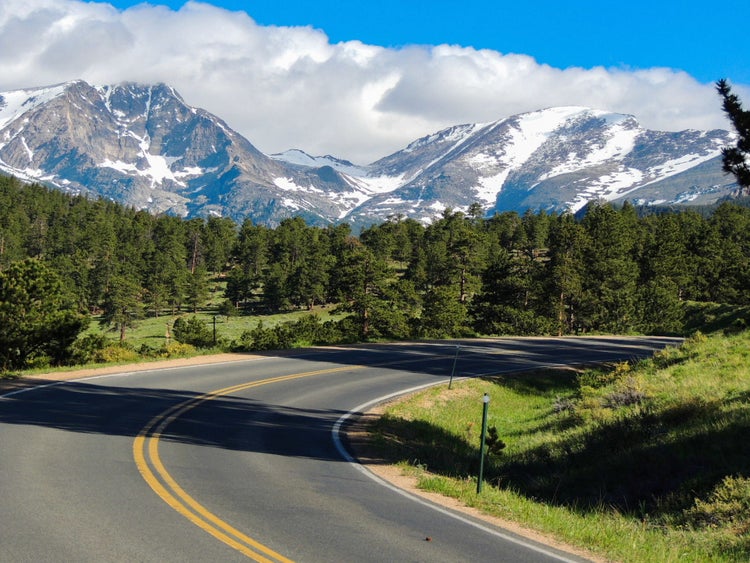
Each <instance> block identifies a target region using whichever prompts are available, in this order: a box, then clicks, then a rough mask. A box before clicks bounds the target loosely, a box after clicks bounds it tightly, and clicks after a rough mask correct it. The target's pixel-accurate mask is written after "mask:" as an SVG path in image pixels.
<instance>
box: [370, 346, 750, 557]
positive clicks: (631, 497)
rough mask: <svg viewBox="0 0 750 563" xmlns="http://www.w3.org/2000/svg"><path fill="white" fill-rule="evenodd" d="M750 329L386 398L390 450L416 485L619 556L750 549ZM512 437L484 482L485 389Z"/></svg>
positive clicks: (500, 425) (381, 435)
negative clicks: (606, 363) (592, 365)
mask: <svg viewBox="0 0 750 563" xmlns="http://www.w3.org/2000/svg"><path fill="white" fill-rule="evenodd" d="M749 356H750V333H748V332H742V333H738V334H732V335H727V336H725V335H722V334H717V335H714V336H711V337H704V336H700V335H699V336H697V337H695V338H693V339H690V340H689V341H688V342H687V343H686V344H685V345H684V346H682V347H680V348H671V349H667V350H665V351H663V352H660V353H658V354H657V355H656V356H655V357H654V358H653V359H651V360H647V361H643V362H640V363H639V364H637V365H635V366H632V365H630V364H627V363H621V364H617V365H614V366H610V367H609V368H608V369H601V370H587V371H585V372H574V371H572V370H556V371H540V372H534V373H524V374H512V375H502V376H497V377H493V378H488V379H483V380H470V381H466V382H461V383H458V384H455V383H454V386H453V389H451V390H448V389H447V387H445V386H442V387H440V388H432V389H429V390H427V391H425V392H422V393H420V394H418V395H415V396H413V397H409V398H407V399H404V400H402V401H400V402H397V403H394V404H392V405H390V406H389V407H388V409H387V411H386V413H385V415H384V416H383V417H382V418H381V419H380V420H379V421H377V422H375V423H374V426H373V428H372V431H373V436H374V438H375V439H374V442H375V444H376V445H377V446H379V448H380V451H381V455H382V456H383V457H384V458H385V459H388V460H391V461H395V462H399V463H400V464H401V465H402V467H408V468H410V471H413V472H416V473H417V475H418V477H419V482H420V486H421V487H423V488H425V489H428V490H431V491H435V492H440V493H442V494H447V495H449V496H453V497H456V498H460V499H461V500H462V501H463V502H465V503H466V504H469V505H472V506H477V507H478V508H481V509H482V510H485V511H487V512H488V513H491V514H495V515H497V516H500V517H503V518H507V519H511V520H514V521H517V522H519V523H521V524H523V525H526V526H528V527H530V528H533V529H537V530H539V531H541V532H544V533H547V534H550V535H552V536H554V537H556V538H558V539H560V540H561V541H565V542H567V543H569V544H572V545H576V546H581V547H588V548H590V549H592V550H593V551H594V552H596V553H597V554H599V555H601V556H604V557H606V558H609V559H613V560H617V561H634V562H635V561H637V562H646V561H649V562H650V561H696V562H700V561H747V560H748V559H750V447H749V446H748V443H749V442H748V440H749V439H750V438H748V437H750V368H749V367H748V365H749V364H748V359H750V358H749ZM484 393H488V394H489V395H490V397H491V400H490V409H489V420H488V426H490V427H492V426H494V427H495V428H496V429H497V430H498V433H499V436H500V438H501V439H502V440H503V442H505V444H506V448H505V449H504V450H503V451H502V452H501V453H499V454H492V455H491V456H489V458H488V460H487V461H486V463H485V473H484V475H485V486H484V487H483V491H482V493H481V495H477V494H476V475H477V472H478V471H477V470H478V459H479V448H478V446H479V438H480V437H479V433H480V426H481V414H482V402H481V397H482V395H483V394H484Z"/></svg>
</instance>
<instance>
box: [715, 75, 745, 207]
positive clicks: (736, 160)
mask: <svg viewBox="0 0 750 563" xmlns="http://www.w3.org/2000/svg"><path fill="white" fill-rule="evenodd" d="M716 90H717V91H718V92H719V94H720V95H721V97H722V99H723V101H722V107H723V109H724V112H725V113H726V114H727V117H729V120H730V121H731V122H732V125H733V126H734V128H735V130H736V131H737V134H738V135H739V138H738V139H737V146H734V147H726V148H724V149H722V151H721V154H722V161H723V168H724V171H725V172H728V173H731V174H733V175H734V177H735V178H736V179H737V184H739V186H740V189H741V190H743V191H744V192H745V193H747V194H748V195H750V166H748V156H750V111H747V110H745V109H743V108H742V103H741V102H740V99H739V97H738V96H737V94H734V93H732V88H731V87H730V86H729V83H728V82H727V80H726V79H725V78H722V79H721V80H719V81H718V82H717V83H716Z"/></svg>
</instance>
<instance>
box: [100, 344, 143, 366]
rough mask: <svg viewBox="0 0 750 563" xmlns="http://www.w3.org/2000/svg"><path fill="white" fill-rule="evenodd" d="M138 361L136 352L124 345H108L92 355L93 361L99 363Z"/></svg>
mask: <svg viewBox="0 0 750 563" xmlns="http://www.w3.org/2000/svg"><path fill="white" fill-rule="evenodd" d="M138 359H139V356H138V352H136V351H135V350H133V348H132V347H130V346H128V345H127V344H125V343H118V344H110V345H108V346H105V347H104V348H102V349H101V350H99V351H97V352H96V354H94V361H95V362H100V363H124V362H135V361H137V360H138Z"/></svg>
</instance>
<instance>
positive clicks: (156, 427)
mask: <svg viewBox="0 0 750 563" xmlns="http://www.w3.org/2000/svg"><path fill="white" fill-rule="evenodd" d="M363 367H364V366H361V365H355V366H343V367H337V368H329V369H322V370H317V371H309V372H304V373H296V374H291V375H283V376H279V377H271V378H268V379H263V380H260V381H254V382H251V383H243V384H240V385H234V386H231V387H225V388H224V389H219V390H217V391H212V392H210V393H206V394H204V395H200V396H198V397H195V398H193V399H189V400H187V401H185V402H183V403H180V404H178V405H176V406H174V407H171V408H169V409H167V410H166V411H164V412H163V413H161V414H159V415H157V416H155V417H154V418H153V419H151V421H149V423H148V424H147V425H146V426H144V427H143V429H142V430H141V431H140V432H139V433H138V436H137V437H136V438H135V440H134V441H133V458H134V460H135V464H136V466H137V467H138V471H139V472H140V473H141V476H143V479H144V480H145V481H146V483H148V485H149V486H150V487H151V489H152V490H153V491H154V492H155V493H156V494H157V495H158V496H159V497H161V499H162V500H163V501H164V502H166V503H167V504H168V505H169V506H171V507H172V508H173V509H174V510H175V511H177V512H178V513H179V514H181V515H182V516H184V517H185V518H187V519H188V520H189V521H190V522H192V523H193V524H195V525H196V526H198V527H199V528H201V529H203V530H204V531H206V532H208V533H209V534H211V535H212V536H214V537H215V538H216V539H218V540H220V541H222V542H224V543H225V544H227V545H229V546H230V547H232V548H234V549H236V550H237V551H239V552H241V553H243V554H244V555H246V556H247V557H249V558H250V559H253V560H254V561H259V562H263V563H273V562H274V561H278V562H283V563H291V560H290V559H288V558H286V557H284V556H283V555H281V554H280V553H277V552H275V551H273V550H272V549H270V548H268V547H266V546H264V545H263V544H261V543H260V542H258V541H256V540H254V539H252V538H251V537H249V536H247V535H245V534H244V533H242V532H240V531H239V530H237V529H236V528H234V527H232V526H231V525H230V524H228V523H227V522H225V521H224V520H222V519H221V518H219V517H218V516H216V515H215V514H213V513H212V512H210V511H209V510H208V509H206V508H205V507H204V506H203V505H201V504H200V503H199V502H197V501H196V500H195V499H194V498H193V497H191V496H190V495H189V494H187V492H185V490H184V489H183V488H182V487H180V485H179V484H178V483H177V482H176V481H175V480H174V478H173V477H172V476H171V475H170V474H169V472H168V471H167V469H166V468H165V467H164V464H163V463H162V462H161V458H160V457H159V439H160V438H161V436H162V433H163V432H164V430H165V428H166V427H167V426H169V424H171V423H172V422H173V421H174V420H176V419H177V418H179V417H180V416H182V415H183V414H185V413H186V412H188V411H190V410H192V409H194V408H195V407H197V406H198V405H200V404H201V403H204V402H206V401H210V400H213V399H216V398H218V397H222V396H225V395H229V394H231V393H236V392H238V391H243V390H245V389H250V388H253V387H260V386H262V385H268V384H270V383H278V382H282V381H290V380H293V379H301V378H303V377H311V376H314V375H323V374H329V373H335V372H340V371H348V370H355V369H361V368H363ZM152 466H153V470H152V469H151V467H152ZM261 554H262V555H261ZM266 556H268V557H270V559H269V558H268V557H266Z"/></svg>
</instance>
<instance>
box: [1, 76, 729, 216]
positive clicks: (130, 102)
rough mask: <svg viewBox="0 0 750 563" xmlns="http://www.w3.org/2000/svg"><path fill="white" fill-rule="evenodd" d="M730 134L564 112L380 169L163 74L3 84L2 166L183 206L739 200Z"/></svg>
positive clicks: (375, 211)
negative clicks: (185, 90)
mask: <svg viewBox="0 0 750 563" xmlns="http://www.w3.org/2000/svg"><path fill="white" fill-rule="evenodd" d="M734 142H735V136H734V134H733V133H730V132H729V131H725V130H712V131H697V130H687V131H680V132H663V131H651V130H647V129H644V128H643V127H641V126H640V125H639V123H638V121H637V120H636V118H635V117H634V116H631V115H623V114H617V113H611V112H605V111H601V110H596V109H591V108H584V107H557V108H549V109H543V110H539V111H535V112H531V113H525V114H521V115H515V116H511V117H507V118H504V119H500V120H498V121H494V122H491V123H482V124H465V125H456V126H454V127H450V128H447V129H444V130H442V131H438V132H436V133H434V134H431V135H428V136H426V137H423V138H421V139H418V140H416V141H414V142H412V143H411V144H409V145H408V146H407V147H405V148H404V149H402V150H400V151H398V152H396V153H394V154H391V155H389V156H386V157H384V158H382V159H380V160H377V161H375V162H373V163H371V164H369V165H366V166H358V165H355V164H353V163H351V162H348V161H346V160H342V159H339V158H336V157H333V156H324V157H314V156H310V155H308V154H306V153H305V152H304V151H302V150H299V149H292V150H289V151H286V152H283V153H279V154H272V155H266V154H264V153H262V152H261V151H259V150H258V149H257V148H255V147H254V146H253V145H252V143H251V142H250V141H248V140H247V139H245V138H244V137H243V136H242V135H240V134H239V133H237V132H236V131H234V130H232V129H231V128H230V127H229V126H228V125H227V124H226V123H225V122H224V121H222V120H221V119H220V118H219V117H216V116H214V115H212V114H210V113H208V112H206V111H204V110H201V109H198V108H194V107H191V106H189V105H188V104H186V103H185V101H184V100H183V99H182V97H181V96H180V95H179V94H178V93H177V92H176V91H175V90H174V89H173V88H172V87H170V86H168V85H165V84H156V85H140V84H133V83H123V84H117V85H110V86H92V85H90V84H87V83H86V82H84V81H80V80H79V81H73V82H68V83H65V84H59V85H55V86H49V87H43V88H35V89H26V90H15V91H10V92H3V93H0V172H4V173H6V174H12V175H15V176H17V177H19V178H21V179H25V180H32V181H37V182H41V183H45V184H47V185H50V186H54V187H56V188H59V189H61V190H66V191H69V192H72V193H81V194H86V195H89V196H92V197H96V196H101V197H104V198H109V199H112V200H115V201H118V202H121V203H123V204H126V205H129V206H133V207H135V208H138V209H147V210H149V211H152V212H154V213H165V212H166V213H173V214H176V215H180V216H186V217H190V216H208V215H219V216H227V217H231V218H233V219H235V220H236V221H238V222H241V221H242V220H244V219H245V218H250V219H252V220H253V222H255V223H262V224H267V225H269V226H275V225H277V224H278V223H279V222H280V221H281V220H283V219H284V218H286V217H291V216H295V215H299V216H302V217H303V218H304V219H305V220H306V221H307V222H308V223H310V224H319V225H320V224H328V223H336V222H348V223H350V224H352V225H353V226H355V227H359V228H361V227H363V226H367V225H369V224H372V223H378V222H382V221H384V220H386V219H387V218H388V217H390V216H394V215H401V216H405V217H412V218H415V219H417V220H420V221H425V222H428V221H430V220H431V219H433V218H434V217H436V216H438V215H439V214H440V213H441V212H442V211H443V210H444V209H446V208H453V209H466V208H468V206H469V205H471V204H472V203H480V204H481V205H482V207H483V208H484V209H485V210H486V211H487V212H488V213H489V214H491V213H492V212H494V211H499V212H502V211H507V210H515V211H519V212H524V211H525V210H527V209H532V210H542V209H543V210H546V211H562V210H571V211H578V210H579V209H581V208H582V207H583V206H585V205H586V203H587V202H589V201H591V200H594V199H598V200H602V199H603V200H607V201H613V202H620V201H624V200H629V201H631V202H633V203H635V204H639V205H669V204H680V203H682V204H690V203H692V204H698V203H700V204H707V203H713V202H715V201H717V200H719V199H720V198H723V197H726V196H729V195H731V194H732V193H733V192H734V191H735V190H736V188H737V186H736V184H735V183H734V179H733V178H732V177H730V176H727V175H726V174H724V173H723V172H722V170H721V148H722V147H724V146H727V145H730V144H733V143H734Z"/></svg>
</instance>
